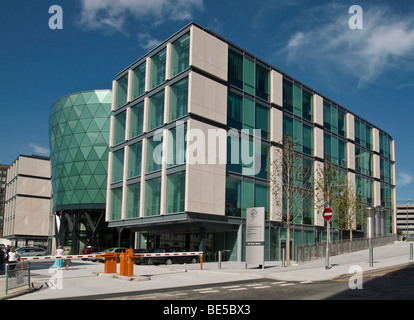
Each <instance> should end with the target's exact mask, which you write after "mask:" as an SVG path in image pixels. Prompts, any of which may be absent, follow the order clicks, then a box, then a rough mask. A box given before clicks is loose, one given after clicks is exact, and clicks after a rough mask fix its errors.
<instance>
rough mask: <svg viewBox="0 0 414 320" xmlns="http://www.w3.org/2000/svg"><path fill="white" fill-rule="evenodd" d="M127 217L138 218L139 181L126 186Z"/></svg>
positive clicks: (139, 201)
mask: <svg viewBox="0 0 414 320" xmlns="http://www.w3.org/2000/svg"><path fill="white" fill-rule="evenodd" d="M127 188H128V189H127V190H128V191H127V192H128V193H127V206H126V217H127V219H131V218H139V207H140V203H141V183H140V182H138V183H134V184H131V185H129V186H128V187H127Z"/></svg>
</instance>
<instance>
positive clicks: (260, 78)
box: [256, 64, 269, 101]
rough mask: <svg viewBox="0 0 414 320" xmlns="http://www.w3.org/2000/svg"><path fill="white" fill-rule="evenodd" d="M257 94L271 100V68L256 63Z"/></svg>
mask: <svg viewBox="0 0 414 320" xmlns="http://www.w3.org/2000/svg"><path fill="white" fill-rule="evenodd" d="M256 96H257V97H259V98H262V99H264V100H266V101H269V70H267V69H265V68H263V67H262V66H260V65H257V64H256Z"/></svg>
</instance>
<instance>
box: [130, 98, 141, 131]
mask: <svg viewBox="0 0 414 320" xmlns="http://www.w3.org/2000/svg"><path fill="white" fill-rule="evenodd" d="M130 121H131V123H130V128H131V130H130V138H134V137H136V136H139V135H140V134H142V133H143V132H144V101H142V102H140V103H138V104H137V105H135V106H133V107H132V108H131V120H130Z"/></svg>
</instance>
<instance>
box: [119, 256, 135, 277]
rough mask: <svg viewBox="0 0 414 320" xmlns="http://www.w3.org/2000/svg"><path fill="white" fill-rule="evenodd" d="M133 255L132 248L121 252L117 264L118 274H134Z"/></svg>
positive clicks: (127, 275) (128, 275) (129, 275)
mask: <svg viewBox="0 0 414 320" xmlns="http://www.w3.org/2000/svg"><path fill="white" fill-rule="evenodd" d="M133 255H134V251H133V250H132V249H128V250H127V252H126V253H121V256H120V265H119V275H120V276H126V277H132V276H133V275H134V260H133V257H132V256H133Z"/></svg>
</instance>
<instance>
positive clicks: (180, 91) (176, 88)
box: [170, 78, 188, 121]
mask: <svg viewBox="0 0 414 320" xmlns="http://www.w3.org/2000/svg"><path fill="white" fill-rule="evenodd" d="M187 106H188V78H185V79H183V80H181V81H179V82H177V83H175V84H173V85H172V86H171V91H170V121H174V120H175V119H178V118H180V117H182V116H184V115H186V114H187Z"/></svg>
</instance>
